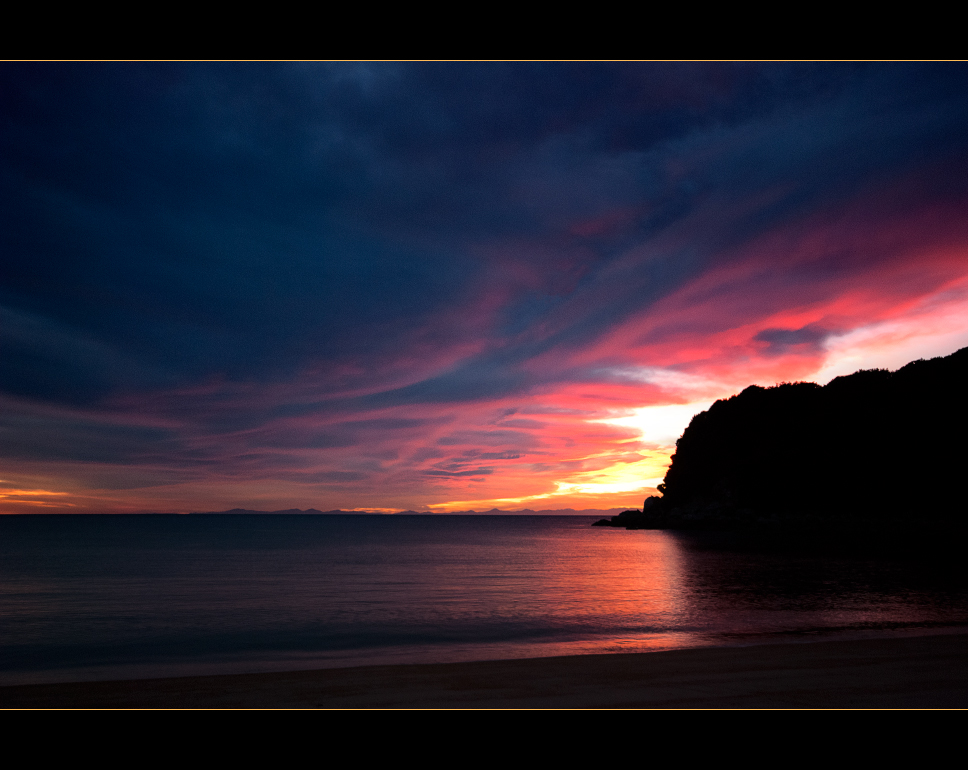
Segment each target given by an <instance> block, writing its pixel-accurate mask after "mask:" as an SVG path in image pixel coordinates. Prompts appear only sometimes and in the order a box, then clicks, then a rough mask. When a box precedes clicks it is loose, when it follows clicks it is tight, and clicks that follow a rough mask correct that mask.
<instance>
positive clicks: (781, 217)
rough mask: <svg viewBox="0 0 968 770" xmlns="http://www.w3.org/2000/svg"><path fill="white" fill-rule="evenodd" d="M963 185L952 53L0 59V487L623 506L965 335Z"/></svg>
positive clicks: (221, 504)
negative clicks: (722, 422) (696, 463)
mask: <svg viewBox="0 0 968 770" xmlns="http://www.w3.org/2000/svg"><path fill="white" fill-rule="evenodd" d="M966 172H968V65H966V64H965V63H957V62H955V63H950V62H934V63H932V62H926V63H925V62H921V63H918V62H915V63H904V62H902V63H878V62H873V63H872V62H856V63H855V62H844V63H809V62H790V63H786V62H779V63H770V62H765V63H763V62H753V63H742V62H728V63H717V62H699V63H689V62H684V63H677V62H346V63H339V62H321V63H314V62H297V63H286V62H279V63H272V62H270V63H259V62H254V63H249V62H246V63H183V62H174V63H168V62H161V63H150V62H149V63H119V62H111V63H90V62H78V63H69V62H68V63H63V62H54V63H17V62H6V63H0V195H2V201H0V219H2V222H0V512H4V513H24V512H37V513H41V512H73V513H85V512H92V513H93V512H135V511H169V512H187V511H199V510H202V511H205V510H225V509H229V508H235V507H241V508H250V509H257V510H278V509H286V508H303V509H304V508H310V507H313V508H317V509H320V510H332V509H337V508H339V509H343V510H361V511H363V510H368V511H384V512H394V511H402V510H417V511H430V512H438V513H445V512H448V511H466V510H478V511H483V510H488V509H491V508H494V507H497V508H500V509H503V510H518V509H536V510H553V509H564V508H575V509H587V508H599V509H606V508H616V507H622V508H624V507H641V505H642V501H643V500H644V498H645V497H646V496H648V495H650V494H655V486H656V484H658V483H659V482H660V481H661V480H662V477H663V475H664V474H665V469H666V467H667V466H668V464H669V457H670V455H671V454H672V452H674V445H675V440H676V438H677V437H678V436H679V435H680V434H681V432H682V430H683V428H684V427H685V426H686V425H687V424H688V422H689V419H690V418H691V417H692V416H693V415H694V414H696V413H697V412H699V411H702V410H703V409H705V408H707V407H708V406H709V405H710V404H711V403H712V402H713V401H715V400H716V399H718V398H724V397H728V396H730V395H733V394H735V393H737V392H739V391H740V390H742V389H743V388H745V387H746V386H748V385H750V384H759V385H764V386H768V385H773V384H775V383H779V382H794V381H814V382H820V383H825V382H828V381H829V380H830V379H832V378H833V377H836V376H838V375H843V374H849V373H850V372H853V371H855V370H857V369H870V368H889V369H896V368H898V367H900V366H902V365H904V364H905V363H907V362H908V361H911V360H915V359H918V358H931V357H933V356H940V355H947V354H950V353H952V352H954V351H955V350H958V349H960V348H962V347H964V346H966V345H968V208H966V204H968V173H966ZM921 449H922V448H918V447H906V448H899V451H900V452H902V453H903V452H904V451H921ZM817 485H818V489H822V487H823V479H817Z"/></svg>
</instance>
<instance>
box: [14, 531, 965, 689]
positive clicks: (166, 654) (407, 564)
mask: <svg viewBox="0 0 968 770" xmlns="http://www.w3.org/2000/svg"><path fill="white" fill-rule="evenodd" d="M590 522H591V520H589V519H586V518H584V517H560V518H557V517H556V518H545V517H452V516H434V517H429V516H427V517H419V516H409V517H404V516H385V517H379V516H313V517H310V516H304V517H298V516H296V517H289V516H279V517H273V516H221V517H219V516H191V517H188V516H180V517H179V516H116V517H106V516H59V517H53V516H32V517H21V516H18V517H10V516H8V517H3V518H0V639H2V649H0V682H2V683H13V682H20V681H58V680H66V679H74V678H104V677H118V676H148V675H154V676H160V675H173V674H179V673H201V672H222V671H253V670H273V669H286V668H304V667H325V666H343V665H361V664H367V663H385V662H431V661H445V660H473V659H488V658H511V657H524V656H539V655H560V654H579V653H590V652H610V651H616V650H629V651H632V650H646V649H669V648H675V647H685V646H694V645H706V644H736V643H755V642H761V641H777V640H784V639H797V640H799V639H813V638H831V637H836V636H848V637H849V636H860V635H870V634H884V633H898V632H903V631H905V630H912V629H913V630H918V631H921V632H923V631H925V630H932V629H934V630H938V629H942V630H943V629H945V628H950V627H952V626H958V625H961V624H968V590H966V581H965V580H964V575H963V571H962V570H960V569H959V570H952V569H950V565H945V564H943V563H937V562H931V561H930V560H927V561H919V560H914V559H910V558H905V559H888V558H884V557H882V556H881V557H877V558H872V557H865V558H859V557H851V558H848V557H844V556H836V557H835V556H830V555H827V556H807V555H804V554H802V553H796V552H791V551H771V550H769V549H762V548H760V549H749V548H736V547H728V548H724V547H723V545H724V544H723V543H722V542H714V541H716V536H711V535H707V536H702V535H688V536H687V535H677V534H673V533H667V532H656V531H638V532H626V531H625V530H614V529H609V528H592V527H590V526H589V524H590ZM714 545H715V546H717V547H712V546H714Z"/></svg>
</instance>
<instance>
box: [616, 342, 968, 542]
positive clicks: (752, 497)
mask: <svg viewBox="0 0 968 770" xmlns="http://www.w3.org/2000/svg"><path fill="white" fill-rule="evenodd" d="M966 442H968V348H963V349H961V350H959V351H958V352H956V353H952V354H951V355H950V356H946V357H944V358H933V359H931V360H929V361H925V360H919V361H914V362H912V363H910V364H908V365H907V366H905V367H903V368H901V369H899V370H898V371H896V372H890V371H888V370H886V369H870V370H864V371H858V372H855V373H854V374H851V375H848V376H845V377H837V378H836V379H834V380H832V381H831V382H829V383H828V384H827V385H825V386H823V387H821V386H820V385H817V384H816V383H811V382H796V383H783V384H780V385H776V386H774V387H770V388H762V387H758V386H756V385H752V386H750V387H748V388H746V390H744V391H743V392H742V393H740V394H739V395H736V396H733V397H732V398H728V399H723V400H720V401H717V402H716V403H714V404H713V405H712V406H711V407H710V408H709V409H708V410H707V411H705V412H702V413H700V414H697V415H696V416H695V417H694V418H693V419H692V421H691V422H690V423H689V426H688V427H687V428H686V430H685V432H684V433H683V434H682V437H681V438H680V439H679V440H678V441H677V442H676V453H675V454H674V455H672V464H671V465H670V467H669V470H668V472H667V473H666V477H665V481H664V483H663V484H661V485H659V491H660V492H661V493H662V497H650V498H649V499H647V500H646V501H645V506H644V508H643V510H641V511H627V512H624V513H622V514H620V515H619V516H617V517H613V518H612V519H611V520H607V519H606V520H603V521H601V522H599V524H600V525H608V526H622V527H628V528H632V529H643V528H646V529H665V528H669V529H696V528H736V527H750V526H753V527H755V526H759V525H762V524H767V523H770V522H774V523H775V522H790V521H797V520H801V521H818V520H824V521H830V522H844V523H850V522H854V523H865V522H875V521H890V522H892V523H893V524H894V525H903V524H904V523H909V522H917V523H924V522H932V521H937V522H946V523H951V522H956V523H960V522H963V521H965V520H966V519H968V504H966V498H965V483H966V480H968V443H966Z"/></svg>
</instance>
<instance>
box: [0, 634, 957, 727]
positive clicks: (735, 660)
mask: <svg viewBox="0 0 968 770" xmlns="http://www.w3.org/2000/svg"><path fill="white" fill-rule="evenodd" d="M0 706H2V707H6V708H336V709H350V708H898V707H900V708H965V707H968V635H960V634H959V635H945V636H927V637H918V638H906V639H877V640H864V641H848V642H818V643H811V644H783V645H769V646H757V647H740V648H735V647H734V648H704V649H693V650H674V651H670V652H652V653H636V654H616V655H584V656H576V657H561V658H535V659H531V660H506V661H484V662H478V663H442V664H434V665H411V666H364V667H359V668H343V669H326V670H321V671H297V672H286V673H271V674H241V675H228V676H201V677H184V678H177V679H144V680H138V681H124V682H79V683H70V684H54V685H51V684H42V685H24V686H17V687H0Z"/></svg>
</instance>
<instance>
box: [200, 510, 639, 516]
mask: <svg viewBox="0 0 968 770" xmlns="http://www.w3.org/2000/svg"><path fill="white" fill-rule="evenodd" d="M621 510H622V509H621V508H605V509H602V508H584V509H581V510H575V509H574V508H556V509H554V510H541V511H533V510H531V509H530V508H523V509H521V510H515V511H504V510H501V509H500V508H491V509H490V510H488V511H447V512H446V513H438V512H436V511H399V512H397V513H392V514H387V513H380V512H376V511H374V512H368V511H342V510H338V509H337V510H333V511H318V510H316V509H315V508H307V509H306V510H304V511H303V510H300V509H299V508H288V509H286V510H284V511H253V510H250V509H248V508H232V509H231V510H229V511H192V513H191V514H190V515H192V516H216V515H226V514H233V515H241V514H272V515H290V516H293V515H297V514H299V515H303V516H305V515H311V516H312V515H317V516H318V515H333V514H344V515H347V516H348V515H354V516H601V515H602V514H603V513H604V514H608V513H612V512H613V511H615V512H617V511H621Z"/></svg>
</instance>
